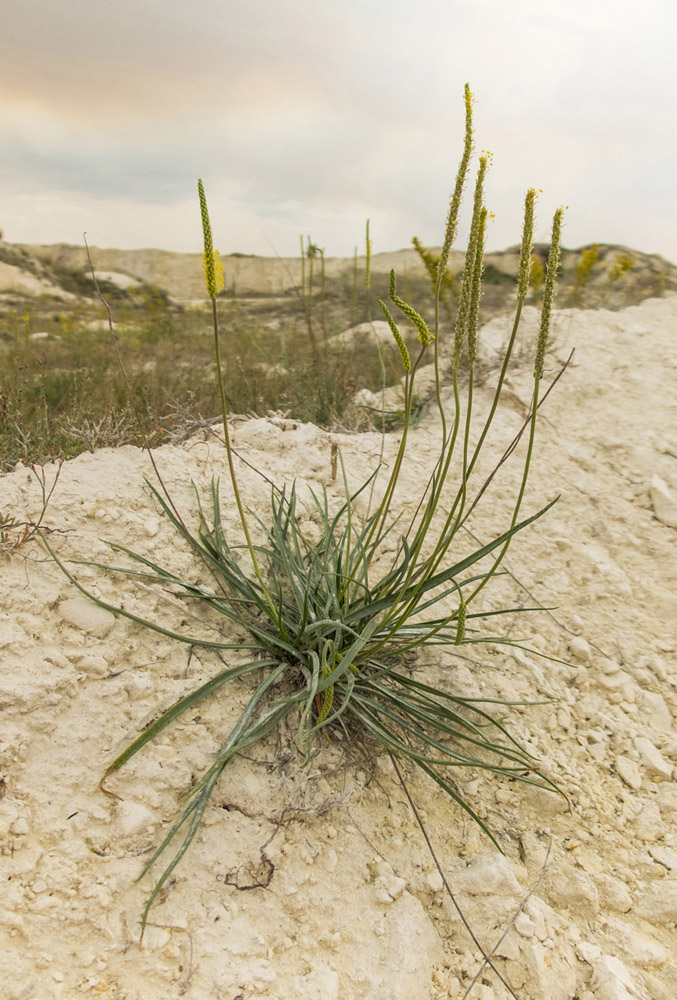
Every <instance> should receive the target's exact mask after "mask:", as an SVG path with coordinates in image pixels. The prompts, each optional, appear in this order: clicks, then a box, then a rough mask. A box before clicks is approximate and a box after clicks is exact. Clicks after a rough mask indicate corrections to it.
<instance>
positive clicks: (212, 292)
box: [197, 180, 274, 610]
mask: <svg viewBox="0 0 677 1000" xmlns="http://www.w3.org/2000/svg"><path fill="white" fill-rule="evenodd" d="M197 191H198V196H199V199H200V215H201V217H202V235H203V239H204V252H203V254H202V263H203V266H204V271H205V284H206V286H207V294H208V295H209V298H210V299H211V302H212V324H213V327H214V354H215V358H216V377H217V379H218V385H219V395H220V397H221V417H222V420H223V439H224V442H225V445H226V454H227V456H228V471H229V472H230V481H231V483H232V484H233V493H234V495H235V503H236V504H237V511H238V514H239V515H240V523H241V525H242V530H243V532H244V536H245V539H246V542H247V548H248V549H249V555H250V557H251V561H252V565H253V567H254V572H255V573H256V577H257V579H258V581H259V583H260V584H261V588H262V590H263V592H264V594H265V595H266V598H267V600H268V603H269V604H270V605H271V608H273V610H274V605H273V603H272V599H271V597H270V595H269V593H268V590H267V588H266V585H265V583H264V581H263V576H262V574H261V570H260V568H259V564H258V561H257V558H256V552H255V551H254V545H253V543H252V539H251V535H250V534H249V526H248V524H247V519H246V517H245V513H244V507H243V504H242V498H241V496H240V489H239V486H238V483H237V476H236V475H235V464H234V462H233V449H232V447H231V444H230V433H229V431H228V404H227V403H226V392H225V388H224V385H223V370H222V366H221V345H220V342H219V315H218V311H217V309H216V296H217V295H218V294H219V292H220V291H221V289H222V288H223V286H224V280H223V265H222V263H221V260H220V258H219V253H218V250H214V241H213V239H212V227H211V223H210V221H209V211H208V209H207V197H206V195H205V189H204V185H203V183H202V181H201V180H199V181H198V182H197Z"/></svg>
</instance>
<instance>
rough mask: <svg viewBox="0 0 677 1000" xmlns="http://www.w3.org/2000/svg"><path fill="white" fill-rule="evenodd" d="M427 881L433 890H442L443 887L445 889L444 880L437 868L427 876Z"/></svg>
mask: <svg viewBox="0 0 677 1000" xmlns="http://www.w3.org/2000/svg"><path fill="white" fill-rule="evenodd" d="M426 882H427V883H428V887H429V888H430V889H431V891H432V892H442V889H444V882H443V881H442V876H441V875H440V873H439V872H438V871H437V869H435V871H433V872H430V874H429V875H427V876H426Z"/></svg>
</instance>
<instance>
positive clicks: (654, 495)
mask: <svg viewBox="0 0 677 1000" xmlns="http://www.w3.org/2000/svg"><path fill="white" fill-rule="evenodd" d="M649 497H650V498H651V506H652V507H653V512H654V514H655V515H656V517H657V518H658V520H659V521H662V522H663V524H667V525H668V527H670V528H677V499H676V498H675V495H674V493H673V492H672V490H671V489H670V487H669V486H668V484H667V483H666V482H665V481H664V480H663V479H661V477H660V476H654V477H653V479H652V480H651V485H650V486H649Z"/></svg>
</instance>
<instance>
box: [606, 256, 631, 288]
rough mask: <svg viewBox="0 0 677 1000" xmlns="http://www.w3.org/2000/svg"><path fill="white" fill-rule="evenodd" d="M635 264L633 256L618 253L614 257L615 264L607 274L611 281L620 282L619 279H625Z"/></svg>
mask: <svg viewBox="0 0 677 1000" xmlns="http://www.w3.org/2000/svg"><path fill="white" fill-rule="evenodd" d="M635 263H636V260H635V258H634V257H633V256H632V254H630V253H626V252H625V251H621V253H617V254H616V256H615V257H614V262H613V264H612V265H611V267H610V268H609V270H608V272H607V274H608V276H609V281H618V279H619V278H624V277H625V276H626V274H627V273H628V271H629V270H630V269H631V268H632V267H633V266H634V265H635Z"/></svg>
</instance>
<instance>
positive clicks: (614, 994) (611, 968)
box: [592, 955, 642, 1000]
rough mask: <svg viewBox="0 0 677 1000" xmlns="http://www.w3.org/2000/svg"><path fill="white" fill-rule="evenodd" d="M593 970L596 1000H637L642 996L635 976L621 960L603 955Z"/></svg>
mask: <svg viewBox="0 0 677 1000" xmlns="http://www.w3.org/2000/svg"><path fill="white" fill-rule="evenodd" d="M593 970H594V972H593V977H592V987H593V990H594V991H595V994H594V995H595V997H596V1000H637V997H641V996H642V993H641V992H640V990H639V989H638V985H637V983H636V981H635V978H634V976H633V975H632V973H631V972H630V970H629V969H628V967H627V966H626V965H624V964H623V962H621V960H620V959H619V958H614V956H613V955H602V957H601V958H599V959H598V960H597V961H596V962H595V963H594V964H593Z"/></svg>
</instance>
